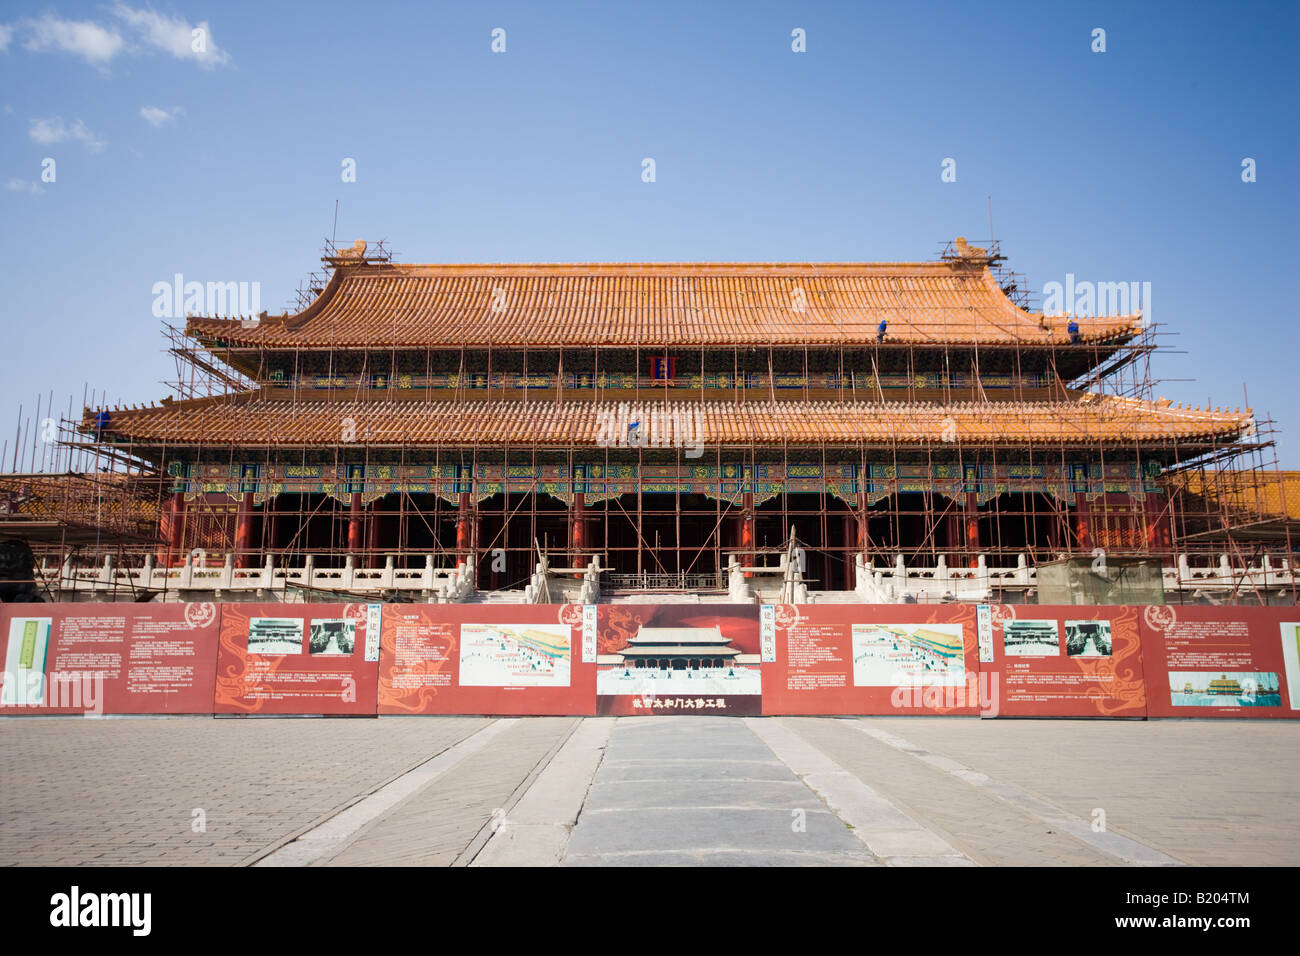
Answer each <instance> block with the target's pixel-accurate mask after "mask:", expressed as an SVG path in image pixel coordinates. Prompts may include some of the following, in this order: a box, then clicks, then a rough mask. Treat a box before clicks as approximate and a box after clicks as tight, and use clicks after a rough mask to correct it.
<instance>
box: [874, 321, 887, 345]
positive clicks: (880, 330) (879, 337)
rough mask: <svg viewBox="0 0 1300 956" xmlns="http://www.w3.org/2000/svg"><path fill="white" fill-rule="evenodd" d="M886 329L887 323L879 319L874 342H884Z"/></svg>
mask: <svg viewBox="0 0 1300 956" xmlns="http://www.w3.org/2000/svg"><path fill="white" fill-rule="evenodd" d="M887 328H889V323H888V322H886V321H885V320H884V319H881V320H880V324H879V325H877V326H876V341H877V342H883V341H885V329H887Z"/></svg>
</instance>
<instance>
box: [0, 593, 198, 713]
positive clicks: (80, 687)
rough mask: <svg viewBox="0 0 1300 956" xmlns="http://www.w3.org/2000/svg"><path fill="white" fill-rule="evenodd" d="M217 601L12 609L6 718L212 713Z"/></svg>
mask: <svg viewBox="0 0 1300 956" xmlns="http://www.w3.org/2000/svg"><path fill="white" fill-rule="evenodd" d="M217 616H218V615H217V605H215V604H199V603H196V604H6V605H3V608H2V609H0V639H3V641H4V671H3V672H2V673H0V715H4V716H14V715H20V714H210V713H212V690H213V680H214V677H215V675H216V657H217Z"/></svg>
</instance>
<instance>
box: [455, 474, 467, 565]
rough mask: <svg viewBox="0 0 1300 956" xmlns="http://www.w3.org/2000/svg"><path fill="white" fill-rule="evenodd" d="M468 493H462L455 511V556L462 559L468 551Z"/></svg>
mask: <svg viewBox="0 0 1300 956" xmlns="http://www.w3.org/2000/svg"><path fill="white" fill-rule="evenodd" d="M469 521H470V518H469V492H468V491H462V492H461V493H460V497H459V499H458V504H457V509H456V555H457V558H458V559H459V558H461V557H464V556H466V555H467V554H468V552H469V549H470V526H469Z"/></svg>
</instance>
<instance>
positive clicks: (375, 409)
mask: <svg viewBox="0 0 1300 956" xmlns="http://www.w3.org/2000/svg"><path fill="white" fill-rule="evenodd" d="M93 420H94V413H93V412H91V411H89V410H88V411H87V415H86V419H85V421H84V425H85V427H90V425H91V423H92V422H93ZM633 421H635V422H639V423H640V429H641V434H642V435H643V436H645V439H646V440H647V441H648V442H650V444H652V445H654V444H656V443H657V441H662V442H664V443H665V444H672V443H673V440H674V436H680V440H681V441H684V442H686V443H688V444H689V443H696V442H699V443H703V444H706V445H713V446H717V445H749V444H751V443H753V444H766V445H774V446H780V445H782V444H792V445H798V444H806V445H819V444H829V445H857V444H860V443H861V444H868V445H890V444H893V443H894V442H897V443H899V444H902V445H908V444H913V445H916V444H926V443H932V444H949V443H952V444H957V443H960V444H969V445H978V444H984V445H989V444H998V445H1025V444H1030V443H1034V444H1038V443H1064V444H1088V445H1096V444H1099V443H1100V444H1112V445H1119V446H1123V445H1128V446H1133V445H1134V444H1138V443H1154V442H1167V441H1181V442H1187V443H1191V444H1196V443H1205V442H1209V441H1217V442H1224V441H1230V440H1234V439H1236V438H1237V437H1239V436H1240V435H1242V434H1243V433H1245V432H1247V431H1248V430H1249V429H1250V428H1251V427H1252V420H1251V414H1250V412H1249V410H1247V411H1246V412H1244V413H1243V412H1240V411H1238V412H1232V411H1220V410H1213V411H1212V410H1209V409H1198V408H1181V407H1174V406H1171V405H1169V404H1168V403H1160V402H1139V401H1134V400H1129V399H1119V398H1102V397H1098V396H1088V398H1087V400H1084V401H1076V402H1041V403H1038V402H987V403H981V402H966V403H955V404H952V405H942V404H938V403H906V402H897V403H894V402H886V403H870V402H749V403H744V404H733V403H730V402H673V403H662V402H642V403H639V404H617V403H612V402H553V401H540V402H527V403H525V402H519V401H497V402H483V401H480V402H449V401H448V402H443V401H439V402H423V401H405V402H404V401H298V402H294V401H283V400H267V399H263V398H260V397H258V396H257V394H256V393H248V394H246V395H244V396H242V397H240V398H237V399H233V400H213V399H208V400H202V401H195V402H175V403H166V404H163V405H160V406H155V407H150V408H138V409H124V410H117V411H113V412H111V419H110V422H109V425H108V436H109V437H111V438H115V439H117V440H120V441H131V442H135V443H139V444H142V445H144V444H147V445H159V444H173V445H174V444H222V445H242V446H262V445H276V446H320V445H336V444H339V445H342V444H350V443H354V444H359V445H407V446H409V445H426V446H432V445H462V446H472V445H494V446H499V445H505V444H510V445H550V446H570V445H571V446H589V447H602V446H604V445H611V444H612V445H614V446H615V447H621V446H625V439H626V434H625V429H626V427H627V424H628V423H629V422H633Z"/></svg>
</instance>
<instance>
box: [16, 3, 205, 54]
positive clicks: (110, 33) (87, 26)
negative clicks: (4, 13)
mask: <svg viewBox="0 0 1300 956" xmlns="http://www.w3.org/2000/svg"><path fill="white" fill-rule="evenodd" d="M112 12H113V16H114V17H115V18H116V19H117V21H118V22H117V23H107V24H99V23H94V22H92V21H89V20H64V19H63V18H61V17H59V16H58V15H57V14H54V13H47V14H45V15H44V16H42V17H41V18H40V19H39V20H36V19H32V18H28V19H26V20H21V21H19V22H17V23H13V24H7V25H6V24H0V53H3V52H4V50H5V48H6V47H7V46H8V45H9V41H10V40H11V39H12V38H13V37H14V36H15V35H16V34H17V35H21V36H22V37H23V46H24V47H25V48H26V49H28V50H30V51H31V52H33V53H43V52H46V51H49V50H58V51H62V52H64V53H72V54H74V55H76V56H79V57H81V58H82V59H84V60H85V61H86V62H87V63H89V64H91V65H92V66H97V67H100V68H101V69H103V68H105V67H107V66H108V64H109V62H110V61H112V60H113V59H114V58H115V57H116V56H117V55H118V54H120V53H124V52H126V53H142V52H143V53H153V52H159V51H160V52H163V53H169V54H171V55H172V56H174V57H176V58H177V59H178V60H188V61H190V62H191V63H196V64H198V65H199V66H200V67H202V68H203V69H209V70H210V69H213V68H215V67H218V66H223V65H225V64H226V63H229V62H230V54H229V53H227V52H226V51H225V50H223V49H221V47H219V46H217V44H216V41H214V40H213V39H212V29H211V28H210V27H209V26H208V23H207V21H206V20H202V21H200V22H198V23H197V24H194V25H192V26H191V24H190V22H189V21H188V20H186V19H185V18H184V17H179V16H167V15H166V14H161V13H158V12H157V11H155V10H152V9H150V8H148V7H140V8H138V9H137V8H136V7H132V6H129V5H127V4H126V3H123V2H121V0H118V2H117V3H116V4H115V5H114V6H113V8H112Z"/></svg>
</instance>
